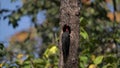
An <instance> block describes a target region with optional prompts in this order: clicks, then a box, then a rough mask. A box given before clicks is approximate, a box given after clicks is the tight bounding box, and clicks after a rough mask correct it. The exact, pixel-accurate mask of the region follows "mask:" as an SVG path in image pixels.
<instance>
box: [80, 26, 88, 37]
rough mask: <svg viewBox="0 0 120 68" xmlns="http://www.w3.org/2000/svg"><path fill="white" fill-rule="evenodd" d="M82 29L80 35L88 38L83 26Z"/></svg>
mask: <svg viewBox="0 0 120 68" xmlns="http://www.w3.org/2000/svg"><path fill="white" fill-rule="evenodd" d="M80 29H81V31H80V35H81V36H82V37H83V38H84V39H88V38H89V37H88V33H87V32H86V31H85V30H84V29H83V28H82V27H81V28H80Z"/></svg>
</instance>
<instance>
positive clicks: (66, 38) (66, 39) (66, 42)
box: [62, 25, 71, 63]
mask: <svg viewBox="0 0 120 68" xmlns="http://www.w3.org/2000/svg"><path fill="white" fill-rule="evenodd" d="M70 32H71V29H70V27H69V26H68V25H64V26H63V34H62V51H63V61H64V63H65V62H66V61H67V58H68V55H69V47H70Z"/></svg>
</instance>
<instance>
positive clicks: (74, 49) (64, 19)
mask: <svg viewBox="0 0 120 68" xmlns="http://www.w3.org/2000/svg"><path fill="white" fill-rule="evenodd" d="M60 3H61V6H60V27H61V33H60V44H59V48H60V59H59V68H78V46H79V40H80V37H79V36H80V35H79V33H80V21H79V15H80V5H79V4H80V3H79V0H60ZM65 24H67V25H69V26H70V28H71V34H70V49H69V56H68V60H67V62H66V63H63V54H62V42H61V35H62V27H63V26H64V25H65Z"/></svg>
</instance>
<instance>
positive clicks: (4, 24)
mask: <svg viewBox="0 0 120 68" xmlns="http://www.w3.org/2000/svg"><path fill="white" fill-rule="evenodd" d="M16 6H19V7H22V2H21V0H16V2H13V3H11V0H0V9H9V10H17V9H18V8H16ZM9 14H10V12H8V13H2V14H0V17H1V19H0V43H4V44H6V43H8V39H9V38H10V36H12V35H14V34H15V33H16V32H19V31H22V30H25V29H28V28H30V26H31V23H32V22H31V19H30V17H29V16H23V17H21V20H20V21H18V23H19V26H18V27H17V28H16V29H14V28H13V27H12V25H8V21H9V19H5V20H4V19H3V16H5V15H9ZM44 14H45V11H41V12H39V13H38V15H37V19H38V21H39V22H38V23H42V22H43V21H44V20H45V15H44Z"/></svg>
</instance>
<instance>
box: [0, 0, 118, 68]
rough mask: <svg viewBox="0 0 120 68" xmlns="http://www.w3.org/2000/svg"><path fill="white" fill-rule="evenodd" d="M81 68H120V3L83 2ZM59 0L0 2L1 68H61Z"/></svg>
mask: <svg viewBox="0 0 120 68" xmlns="http://www.w3.org/2000/svg"><path fill="white" fill-rule="evenodd" d="M80 1H81V4H80V8H81V10H80V15H81V16H80V31H81V32H80V37H81V38H80V46H79V67H80V68H87V67H88V68H120V29H119V28H120V1H119V0H80ZM59 7H60V2H59V0H0V68H58V61H59V50H58V42H59V33H60V28H59Z"/></svg>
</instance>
